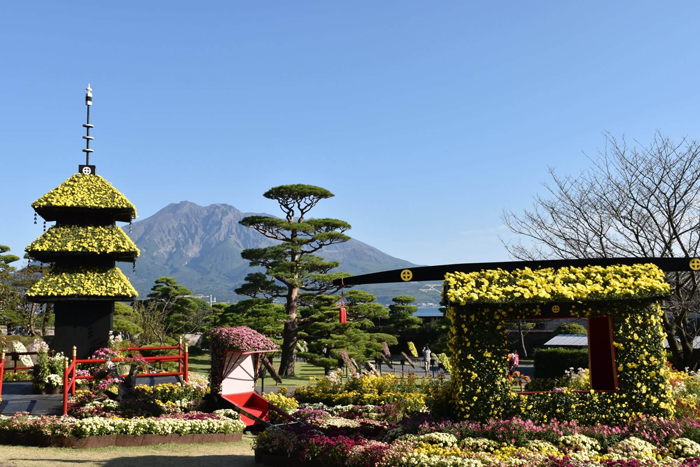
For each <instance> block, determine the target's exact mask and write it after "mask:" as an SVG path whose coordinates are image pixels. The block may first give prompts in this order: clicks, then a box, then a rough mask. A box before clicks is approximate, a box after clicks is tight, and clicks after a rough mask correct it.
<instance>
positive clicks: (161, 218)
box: [123, 201, 439, 303]
mask: <svg viewBox="0 0 700 467" xmlns="http://www.w3.org/2000/svg"><path fill="white" fill-rule="evenodd" d="M253 214H254V213H244V212H241V211H239V210H238V209H236V208H235V207H233V206H230V205H227V204H212V205H210V206H199V205H197V204H195V203H191V202H189V201H183V202H181V203H177V204H170V205H168V206H166V207H165V208H163V209H161V210H160V211H158V212H157V213H155V214H154V215H152V216H151V217H148V218H146V219H143V220H140V221H137V222H135V223H134V224H133V226H132V233H131V235H130V237H131V239H132V240H134V242H136V245H138V247H139V249H140V250H141V256H140V257H139V259H138V261H137V262H136V270H135V271H131V268H126V267H124V268H123V269H124V272H125V274H127V276H129V278H130V279H131V282H132V284H133V285H134V287H136V289H137V290H138V291H139V295H140V296H141V297H144V296H146V294H148V292H149V290H150V288H151V287H152V285H153V282H154V281H155V279H157V278H158V277H162V276H171V277H174V278H175V279H177V280H178V282H180V283H181V284H182V285H184V286H186V287H187V288H189V289H190V290H191V291H192V292H193V293H195V294H202V295H213V296H214V297H216V299H217V300H218V301H236V300H239V299H240V298H241V297H239V296H237V295H236V294H235V293H234V289H236V288H237V287H239V286H240V285H241V284H242V283H243V281H244V278H245V276H246V274H248V273H250V272H251V271H253V269H252V268H251V267H250V266H248V262H247V261H245V260H244V259H243V258H241V251H243V250H244V249H246V248H260V247H265V246H268V245H271V244H272V243H273V242H272V240H270V239H268V238H266V237H264V236H263V235H261V234H259V233H257V232H256V231H254V230H253V229H251V228H248V227H244V226H242V225H240V224H239V221H240V220H241V219H243V218H244V217H246V216H249V215H253ZM263 215H265V214H263ZM319 253H320V256H323V257H324V258H326V259H328V260H332V261H338V262H340V264H341V267H340V268H339V269H340V270H342V271H345V272H348V273H350V274H364V273H368V272H376V271H383V270H389V269H400V268H408V267H412V266H415V264H413V263H410V262H408V261H405V260H402V259H399V258H394V257H393V256H390V255H387V254H386V253H383V252H381V251H379V250H378V249H376V248H374V247H372V246H370V245H367V244H366V243H363V242H360V241H358V240H354V239H353V240H350V241H349V242H346V243H341V244H336V245H331V246H328V247H326V248H324V249H323V250H321V251H320V252H319ZM362 288H364V289H366V290H369V291H371V292H372V293H374V294H375V295H377V296H378V298H379V299H380V301H381V302H382V303H388V302H389V301H390V300H391V297H393V296H396V295H400V294H410V295H414V296H416V298H417V299H418V301H419V302H430V301H432V302H437V301H438V300H439V297H438V296H437V294H435V293H434V292H433V293H432V294H424V293H423V292H420V291H419V290H418V289H419V288H420V285H419V284H387V285H374V286H366V287H362Z"/></svg>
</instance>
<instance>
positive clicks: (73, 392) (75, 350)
mask: <svg viewBox="0 0 700 467" xmlns="http://www.w3.org/2000/svg"><path fill="white" fill-rule="evenodd" d="M77 354H78V349H77V347H76V346H73V364H72V365H71V368H72V371H71V373H72V374H73V378H72V379H71V384H70V390H71V395H72V396H73V397H75V380H76V377H75V376H76V371H77V369H78V364H77V363H76V362H75V360H76V355H77Z"/></svg>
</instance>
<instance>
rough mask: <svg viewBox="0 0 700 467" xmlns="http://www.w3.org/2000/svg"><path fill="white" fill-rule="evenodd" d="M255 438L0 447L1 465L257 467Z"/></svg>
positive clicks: (44, 466) (17, 466)
mask: <svg viewBox="0 0 700 467" xmlns="http://www.w3.org/2000/svg"><path fill="white" fill-rule="evenodd" d="M252 440H253V436H251V435H243V441H241V442H239V443H219V444H161V445H157V446H143V447H109V448H101V449H62V448H35V447H26V446H0V459H1V460H0V465H2V466H12V467H54V466H57V465H74V464H75V465H81V466H84V467H92V466H95V467H97V466H99V467H134V466H141V465H146V466H148V467H196V466H202V467H204V466H222V467H223V466H226V467H254V466H255V458H254V455H253V449H252V446H251V443H252Z"/></svg>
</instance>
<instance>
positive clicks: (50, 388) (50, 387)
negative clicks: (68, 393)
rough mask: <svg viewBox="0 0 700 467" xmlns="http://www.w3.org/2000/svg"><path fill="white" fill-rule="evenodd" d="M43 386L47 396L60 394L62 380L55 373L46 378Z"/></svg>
mask: <svg viewBox="0 0 700 467" xmlns="http://www.w3.org/2000/svg"><path fill="white" fill-rule="evenodd" d="M44 384H45V388H46V392H47V393H48V394H59V393H60V392H61V387H62V386H63V378H61V377H60V376H59V375H57V374H55V373H52V374H50V375H48V376H47V377H46V379H45V380H44Z"/></svg>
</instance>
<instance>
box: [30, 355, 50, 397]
mask: <svg viewBox="0 0 700 467" xmlns="http://www.w3.org/2000/svg"><path fill="white" fill-rule="evenodd" d="M50 374H51V371H50V370H49V355H48V352H47V349H45V348H43V347H39V349H38V351H37V355H36V365H34V381H33V385H32V389H33V392H34V393H35V394H46V378H47V377H48V376H49V375H50Z"/></svg>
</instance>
